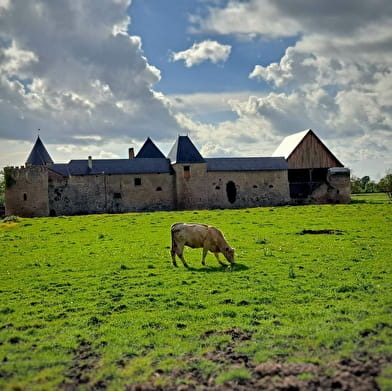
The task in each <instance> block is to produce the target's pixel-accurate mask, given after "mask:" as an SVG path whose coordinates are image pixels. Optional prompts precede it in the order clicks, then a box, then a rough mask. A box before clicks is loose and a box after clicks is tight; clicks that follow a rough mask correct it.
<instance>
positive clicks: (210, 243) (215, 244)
mask: <svg viewBox="0 0 392 391" xmlns="http://www.w3.org/2000/svg"><path fill="white" fill-rule="evenodd" d="M171 237H172V247H171V256H172V260H173V265H174V266H177V262H176V255H177V256H178V257H179V258H180V259H181V261H182V263H183V264H184V266H185V267H188V264H187V263H186V261H185V259H184V256H183V250H184V246H188V247H191V248H203V257H202V260H201V263H202V264H203V265H205V261H204V259H205V257H206V255H207V252H208V251H211V252H212V253H214V255H215V257H216V259H217V260H218V262H219V263H220V264H221V265H222V266H226V265H225V264H224V263H223V262H222V261H221V260H220V259H219V253H222V254H223V255H224V256H225V258H226V259H227V260H228V261H229V262H230V263H234V248H231V247H230V246H229V244H228V243H227V242H226V239H225V237H224V236H223V234H222V232H221V231H219V229H217V228H215V227H212V226H210V225H206V224H186V223H176V224H173V225H172V226H171Z"/></svg>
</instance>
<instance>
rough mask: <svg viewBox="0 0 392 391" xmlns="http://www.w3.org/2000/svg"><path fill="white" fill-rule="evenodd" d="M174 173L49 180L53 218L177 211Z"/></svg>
mask: <svg viewBox="0 0 392 391" xmlns="http://www.w3.org/2000/svg"><path fill="white" fill-rule="evenodd" d="M173 189H174V176H173V175H170V174H142V175H130V174H127V175H85V176H70V177H68V178H62V177H59V176H57V175H55V174H52V175H51V176H50V179H49V209H50V214H51V215H53V216H54V215H74V214H91V213H124V212H133V211H147V210H172V209H174V192H173Z"/></svg>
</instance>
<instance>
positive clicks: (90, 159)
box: [87, 156, 93, 170]
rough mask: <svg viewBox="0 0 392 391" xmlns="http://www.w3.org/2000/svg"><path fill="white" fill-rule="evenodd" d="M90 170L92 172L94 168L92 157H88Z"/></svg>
mask: <svg viewBox="0 0 392 391" xmlns="http://www.w3.org/2000/svg"><path fill="white" fill-rule="evenodd" d="M87 164H88V168H89V169H90V170H91V169H92V168H93V159H92V158H91V156H89V157H88V161H87Z"/></svg>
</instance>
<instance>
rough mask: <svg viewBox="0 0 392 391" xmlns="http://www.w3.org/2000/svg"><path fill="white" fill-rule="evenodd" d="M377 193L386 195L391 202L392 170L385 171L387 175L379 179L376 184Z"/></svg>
mask: <svg viewBox="0 0 392 391" xmlns="http://www.w3.org/2000/svg"><path fill="white" fill-rule="evenodd" d="M377 189H378V191H381V192H383V193H387V194H388V197H389V199H390V200H392V170H388V171H387V175H386V176H385V177H384V178H381V179H380V182H378V184H377Z"/></svg>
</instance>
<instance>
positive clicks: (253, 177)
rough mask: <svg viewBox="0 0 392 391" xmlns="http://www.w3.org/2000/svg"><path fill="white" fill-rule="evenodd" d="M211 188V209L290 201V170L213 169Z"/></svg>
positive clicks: (209, 175) (209, 197)
mask: <svg viewBox="0 0 392 391" xmlns="http://www.w3.org/2000/svg"><path fill="white" fill-rule="evenodd" d="M207 177H208V181H207V188H206V189H205V190H206V192H207V193H208V205H209V207H210V208H225V209H227V208H248V207H257V206H267V205H283V204H286V203H288V202H289V200H290V196H289V186H288V181H287V171H286V170H276V171H272V170H271V171H235V172H225V171H212V172H208V175H207Z"/></svg>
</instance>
